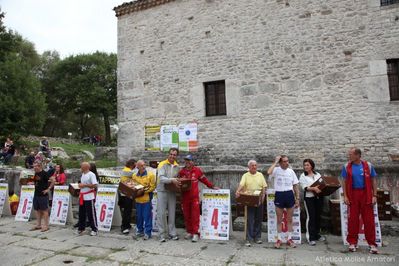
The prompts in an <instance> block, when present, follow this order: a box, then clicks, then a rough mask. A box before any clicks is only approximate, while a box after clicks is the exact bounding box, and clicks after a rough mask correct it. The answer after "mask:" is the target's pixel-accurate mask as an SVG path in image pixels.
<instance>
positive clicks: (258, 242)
mask: <svg viewBox="0 0 399 266" xmlns="http://www.w3.org/2000/svg"><path fill="white" fill-rule="evenodd" d="M255 243H256V244H262V243H263V242H262V240H260V239H256V240H255Z"/></svg>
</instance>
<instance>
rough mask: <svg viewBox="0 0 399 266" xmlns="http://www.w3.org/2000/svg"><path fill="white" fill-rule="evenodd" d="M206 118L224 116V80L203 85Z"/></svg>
mask: <svg viewBox="0 0 399 266" xmlns="http://www.w3.org/2000/svg"><path fill="white" fill-rule="evenodd" d="M204 88H205V108H206V116H215V115H226V85H225V82H224V80H218V81H211V82H205V83H204Z"/></svg>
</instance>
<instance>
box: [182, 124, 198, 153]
mask: <svg viewBox="0 0 399 266" xmlns="http://www.w3.org/2000/svg"><path fill="white" fill-rule="evenodd" d="M197 131H198V130H197V124H196V123H191V124H180V125H179V150H180V151H190V152H195V151H198V140H197Z"/></svg>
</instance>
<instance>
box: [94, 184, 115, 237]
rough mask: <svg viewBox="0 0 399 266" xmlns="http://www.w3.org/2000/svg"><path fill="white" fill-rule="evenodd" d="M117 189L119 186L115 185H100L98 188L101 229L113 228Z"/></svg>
mask: <svg viewBox="0 0 399 266" xmlns="http://www.w3.org/2000/svg"><path fill="white" fill-rule="evenodd" d="M117 190H118V188H117V187H115V186H100V187H99V188H98V190H97V197H96V214H97V224H98V230H100V231H110V230H111V226H112V219H113V217H114V210H115V203H116V195H117Z"/></svg>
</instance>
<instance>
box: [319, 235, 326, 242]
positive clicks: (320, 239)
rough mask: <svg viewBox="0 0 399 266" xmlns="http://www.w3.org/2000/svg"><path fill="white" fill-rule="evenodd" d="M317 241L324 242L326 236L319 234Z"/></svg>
mask: <svg viewBox="0 0 399 266" xmlns="http://www.w3.org/2000/svg"><path fill="white" fill-rule="evenodd" d="M317 241H320V242H324V241H326V238H325V237H324V236H320V237H319V239H317Z"/></svg>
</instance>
